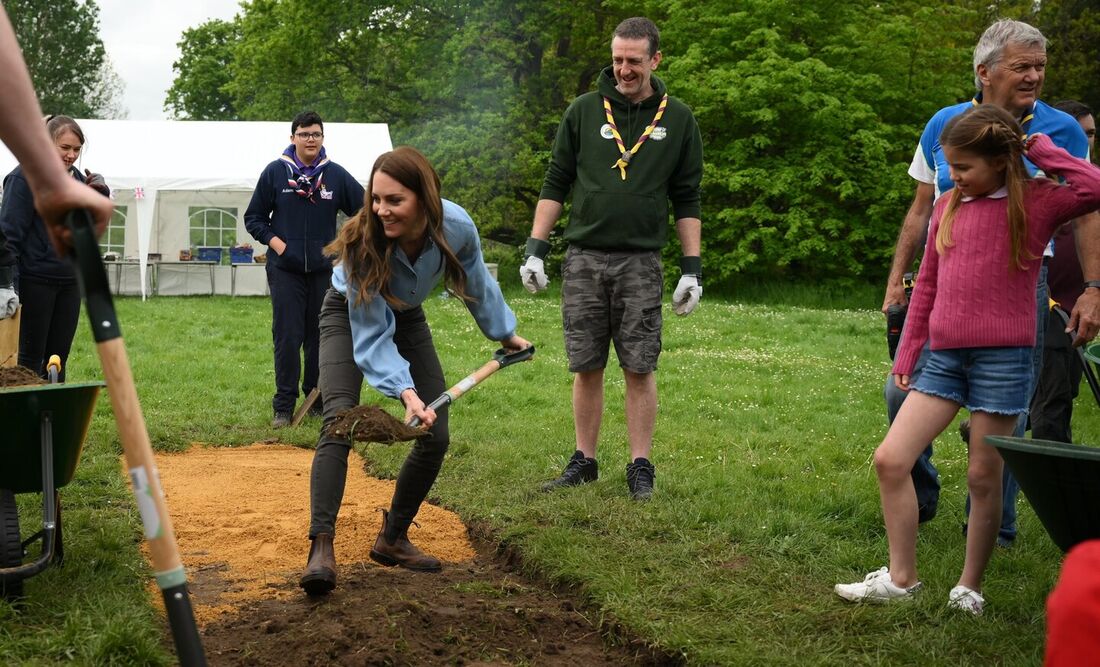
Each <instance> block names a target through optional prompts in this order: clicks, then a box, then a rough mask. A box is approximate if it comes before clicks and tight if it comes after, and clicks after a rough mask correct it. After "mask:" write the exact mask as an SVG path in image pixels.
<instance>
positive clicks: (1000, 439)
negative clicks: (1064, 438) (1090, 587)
mask: <svg viewBox="0 0 1100 667" xmlns="http://www.w3.org/2000/svg"><path fill="white" fill-rule="evenodd" d="M986 442H988V443H989V444H991V445H993V446H994V447H996V448H997V450H998V451H999V452H1000V453H1001V457H1002V458H1004V460H1005V464H1006V465H1007V466H1008V467H1009V469H1010V470H1012V474H1013V475H1014V476H1015V477H1016V480H1017V481H1018V482H1019V483H1020V488H1021V489H1022V490H1023V492H1024V495H1026V496H1027V499H1028V501H1029V502H1030V503H1031V506H1032V507H1033V508H1035V514H1036V516H1038V517H1039V520H1040V521H1042V522H1043V527H1044V528H1046V530H1047V533H1049V534H1050V538H1051V539H1052V540H1054V543H1055V544H1057V545H1058V546H1059V547H1060V548H1061V549H1062V551H1069V550H1070V549H1071V548H1072V547H1073V546H1074V545H1075V544H1077V543H1078V542H1083V541H1085V540H1090V539H1096V538H1100V448H1097V447H1086V446H1084V445H1074V444H1069V443H1065V442H1052V441H1050V440H1029V439H1026V438H1013V437H1008V436H988V437H986Z"/></svg>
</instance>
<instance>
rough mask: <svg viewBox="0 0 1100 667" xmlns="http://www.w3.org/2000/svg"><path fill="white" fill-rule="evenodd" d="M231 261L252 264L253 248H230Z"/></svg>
mask: <svg viewBox="0 0 1100 667" xmlns="http://www.w3.org/2000/svg"><path fill="white" fill-rule="evenodd" d="M229 261H230V262H232V263H233V264H251V263H252V248H230V249H229Z"/></svg>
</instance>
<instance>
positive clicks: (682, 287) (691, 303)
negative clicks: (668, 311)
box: [672, 275, 703, 316]
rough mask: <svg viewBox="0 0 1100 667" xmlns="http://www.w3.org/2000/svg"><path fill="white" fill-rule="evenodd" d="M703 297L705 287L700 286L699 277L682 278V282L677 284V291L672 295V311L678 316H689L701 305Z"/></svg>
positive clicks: (685, 276) (686, 276)
mask: <svg viewBox="0 0 1100 667" xmlns="http://www.w3.org/2000/svg"><path fill="white" fill-rule="evenodd" d="M702 296H703V286H702V285H700V284H699V276H688V275H684V276H680V282H678V283H676V290H675V291H674V292H673V293H672V310H673V311H675V312H676V314H677V315H680V316H684V315H687V314H688V313H690V312H691V311H693V310H695V306H698V305H699V299H700V298H702Z"/></svg>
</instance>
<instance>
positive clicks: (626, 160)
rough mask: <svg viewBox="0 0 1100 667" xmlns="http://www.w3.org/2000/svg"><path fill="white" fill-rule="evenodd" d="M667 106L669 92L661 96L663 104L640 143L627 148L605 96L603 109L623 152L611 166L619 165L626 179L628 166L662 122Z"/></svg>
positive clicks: (617, 143) (639, 139)
mask: <svg viewBox="0 0 1100 667" xmlns="http://www.w3.org/2000/svg"><path fill="white" fill-rule="evenodd" d="M666 106H668V93H665V95H664V97H662V98H661V104H660V105H658V107H657V115H655V116H654V117H653V122H651V123H650V124H649V127H647V128H646V129H645V131H644V132H642V136H640V137H638V143H636V144H634V148H631V149H630V150H626V144H624V143H623V138H622V137H621V136H619V128H618V127H616V126H615V117H614V116H612V115H611V100H609V99H607V98H606V97H604V98H603V110H604V113H605V114H607V124H608V125H610V126H611V134H612V136H614V137H615V144H616V145H617V146H618V147H619V152H620V153H622V157H620V158H619V159H618V160H616V162H615V164H613V165H611V168H612V169H615V168H616V167H618V169H619V175H620V176H622V178H623V180H624V181H625V180H626V168H627V167H628V166H629V165H630V159H631V158H633V157H634V155H635V154H636V153H637V152H638V149H640V148H641V147H642V144H644V143H645V141H646V139H648V138H649V135H651V134H653V129H654V128H656V127H657V123H660V122H661V116H663V115H665V107H666Z"/></svg>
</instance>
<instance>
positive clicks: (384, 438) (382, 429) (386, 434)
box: [328, 345, 535, 443]
mask: <svg viewBox="0 0 1100 667" xmlns="http://www.w3.org/2000/svg"><path fill="white" fill-rule="evenodd" d="M533 356H535V346H534V345H532V346H530V347H528V348H526V349H523V350H517V351H515V352H508V351H507V350H505V349H504V348H500V349H499V350H497V351H496V352H495V353H494V354H493V358H492V359H490V360H489V361H487V362H485V364H484V365H483V366H482V367H481V368H479V369H477V370H476V371H474V372H473V373H470V374H469V375H467V376H466V377H464V378H462V380H460V381H459V382H458V383H457V384H455V385H454V386H452V387H451V388H450V389H448V390H447V391H445V392H443V393H442V394H441V395H440V396H439V398H437V399H435V400H434V401H432V402H431V403H429V404H428V407H429V408H431V409H432V410H438V409H439V408H441V407H443V406H445V405H450V404H451V403H453V402H455V401H456V400H458V398H459V397H460V396H462V395H463V394H465V393H466V392H468V391H470V390H471V389H473V388H474V387H475V386H477V385H478V384H480V383H481V382H483V381H484V380H485V379H486V378H487V377H489V376H490V375H492V374H493V373H496V372H497V371H498V370H500V369H502V368H504V367H505V366H511V365H512V364H516V363H519V362H521V361H528V360H529V359H531V357H533ZM328 433H329V434H330V435H333V436H337V437H341V438H349V439H351V440H355V441H358V442H380V443H393V442H400V441H402V440H413V439H416V438H422V437H424V436H426V435H427V434H428V432H427V430H425V429H424V428H422V427H420V420H419V419H417V418H416V417H413V418H411V419H410V420H409V421H408V423H404V422H402V421H401V420H399V419H397V418H396V417H394V416H393V415H391V414H390V413H388V412H386V411H385V410H383V409H382V408H380V407H378V406H376V405H360V406H359V407H356V408H352V409H351V410H348V411H347V412H345V413H343V414H342V415H340V416H339V419H338V420H337V421H334V422H333V423H332V424H331V425H330V426H329V427H328Z"/></svg>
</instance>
